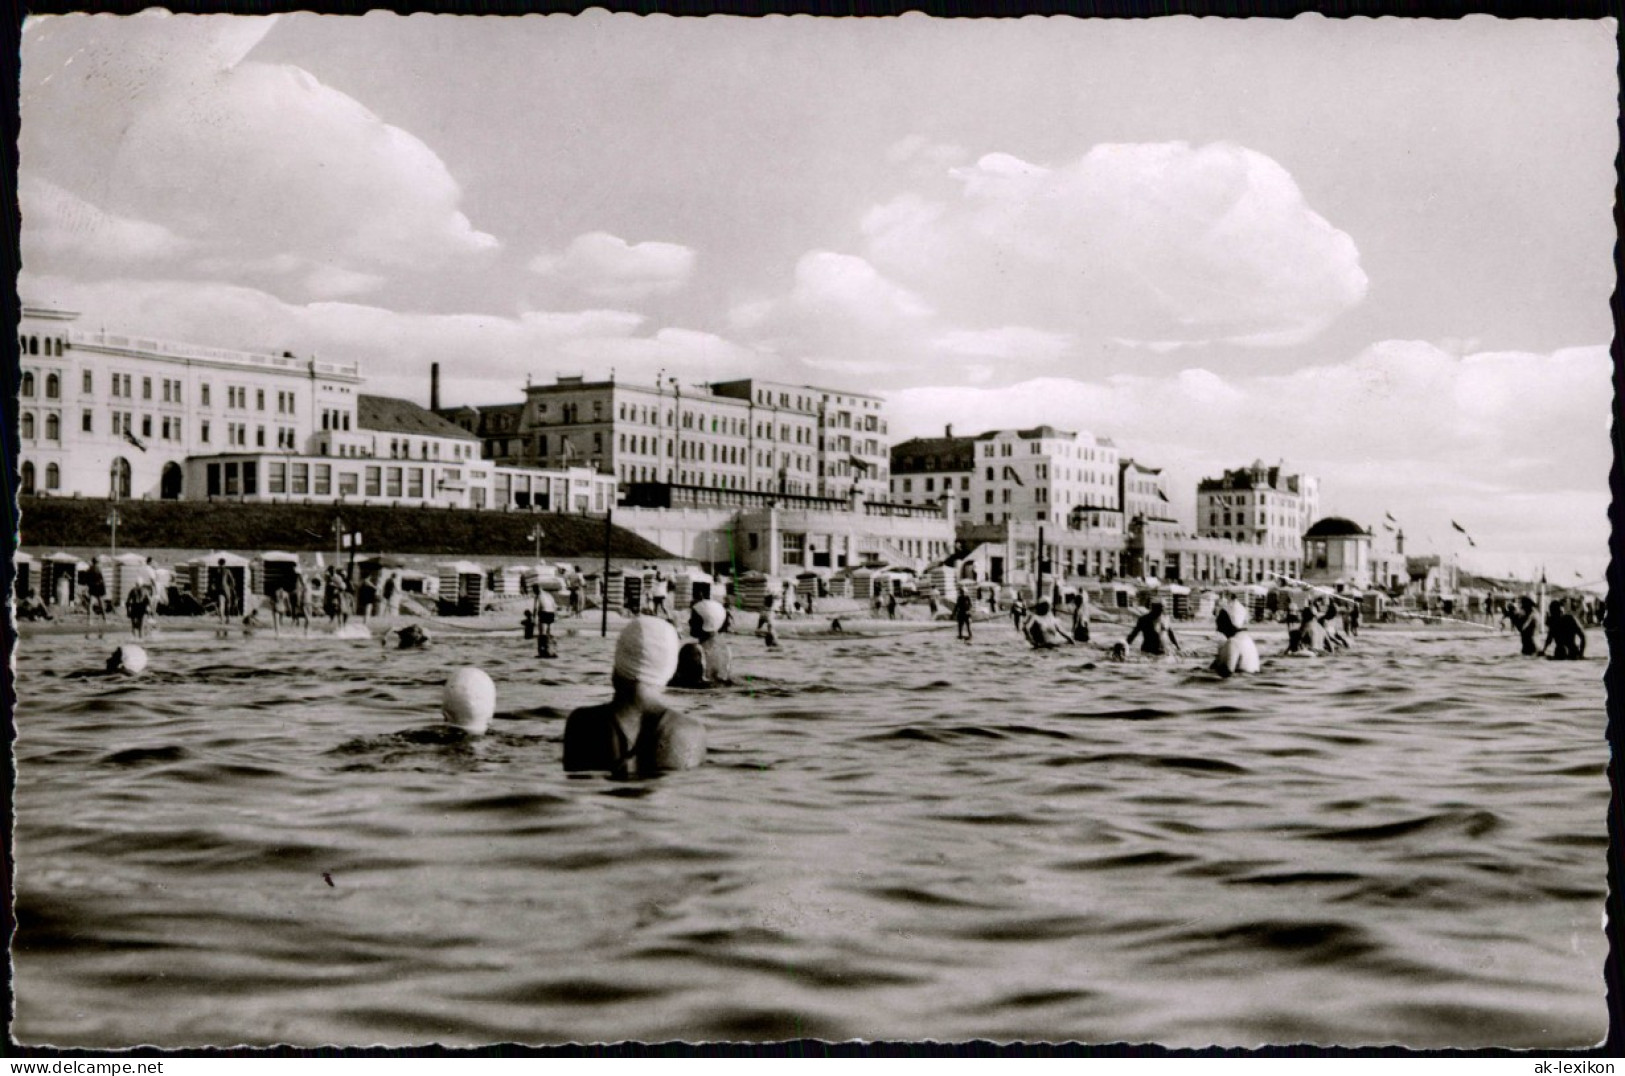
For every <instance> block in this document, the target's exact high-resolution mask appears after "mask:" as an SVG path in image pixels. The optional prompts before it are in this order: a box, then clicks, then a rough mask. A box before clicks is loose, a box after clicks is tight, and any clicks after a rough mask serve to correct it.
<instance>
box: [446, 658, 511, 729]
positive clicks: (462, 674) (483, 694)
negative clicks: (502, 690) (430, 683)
mask: <svg viewBox="0 0 1625 1076" xmlns="http://www.w3.org/2000/svg"><path fill="white" fill-rule="evenodd" d="M496 708H497V689H496V685H495V684H493V683H492V682H491V678H490V677H489V676H488V675H486V673H485V671H484V670H483V669H476V668H474V667H473V666H472V665H466V666H464V667H463V668H461V669H456V670H454V671H453V672H452V674H451V675H450V676H448V677H447V678H446V686H445V688H444V689H442V691H441V693H440V716H441V717H443V718H445V719H446V722H447V723H448V724H450V725H454V726H456V727H457V728H459V729H461V730H462V731H463V733H464V734H465V735H468V736H483V735H485V730H486V729H488V728H490V726H491V714H492V713H494V712H495V711H496Z"/></svg>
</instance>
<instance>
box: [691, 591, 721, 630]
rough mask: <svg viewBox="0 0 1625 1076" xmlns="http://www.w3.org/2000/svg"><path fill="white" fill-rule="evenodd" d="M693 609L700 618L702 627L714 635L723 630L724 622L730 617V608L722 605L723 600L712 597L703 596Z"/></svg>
mask: <svg viewBox="0 0 1625 1076" xmlns="http://www.w3.org/2000/svg"><path fill="white" fill-rule="evenodd" d="M692 611H693V613H694V614H695V615H696V616H698V617H699V618H700V627H702V628H704V629H705V630H706V631H708V632H710V633H711V634H712V635H715V634H716V633H717V632H719V631H721V630H722V625H723V623H724V622H725V621H726V620H727V619H728V610H726V609H724V608H723V607H722V603H721V602H719V601H713V600H712V599H710V598H701V599H700V600H699V601H697V602H695V603H694V608H693V610H692Z"/></svg>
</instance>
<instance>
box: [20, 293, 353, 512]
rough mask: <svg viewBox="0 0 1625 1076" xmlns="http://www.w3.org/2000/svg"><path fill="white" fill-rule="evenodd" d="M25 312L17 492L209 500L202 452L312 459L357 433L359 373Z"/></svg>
mask: <svg viewBox="0 0 1625 1076" xmlns="http://www.w3.org/2000/svg"><path fill="white" fill-rule="evenodd" d="M77 318H78V315H77V314H74V313H71V312H68V311H62V310H48V309H43V308H38V307H28V306H25V307H24V308H23V316H22V318H21V319H20V322H19V328H18V340H17V343H18V351H19V354H20V365H21V370H20V374H21V377H20V381H19V385H18V401H17V402H18V433H19V435H20V438H21V446H20V447H21V457H22V458H21V466H20V470H21V477H22V492H23V493H25V494H30V493H42V494H48V495H52V496H74V495H78V496H85V497H106V496H116V497H162V498H166V499H171V500H173V499H178V498H181V497H190V496H194V495H196V496H202V495H203V494H202V493H201V492H200V491H196V490H192V489H189V488H188V485H187V475H186V467H185V463H186V460H187V459H188V458H189V457H191V456H194V455H197V454H199V453H217V452H252V451H255V450H266V451H283V452H303V453H313V454H314V453H317V452H318V451H319V449H318V441H321V440H324V438H323V437H322V436H321V435H323V434H333V435H334V436H337V435H339V434H342V433H344V432H345V431H352V430H354V429H355V427H356V423H355V409H356V397H357V390H358V386H359V385H360V384H361V375H360V370H359V368H358V367H357V366H356V365H355V364H354V363H348V364H346V363H335V362H321V361H317V360H316V359H314V358H298V357H296V356H294V355H293V354H292V353H290V352H286V351H284V352H281V353H274V352H250V351H231V350H226V349H223V348H209V347H197V346H194V345H189V344H176V343H170V342H166V341H160V340H153V339H147V338H141V337H133V336H124V335H119V334H114V333H108V332H103V331H95V332H92V331H87V330H84V329H81V328H78V327H77V326H76V324H75V323H76V321H77Z"/></svg>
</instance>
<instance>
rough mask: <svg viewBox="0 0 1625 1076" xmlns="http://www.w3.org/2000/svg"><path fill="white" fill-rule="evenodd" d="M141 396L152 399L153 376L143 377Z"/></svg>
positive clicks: (144, 398)
mask: <svg viewBox="0 0 1625 1076" xmlns="http://www.w3.org/2000/svg"><path fill="white" fill-rule="evenodd" d="M141 398H142V399H143V400H150V399H152V378H150V377H143V378H142V379H141Z"/></svg>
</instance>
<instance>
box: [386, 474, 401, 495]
mask: <svg viewBox="0 0 1625 1076" xmlns="http://www.w3.org/2000/svg"><path fill="white" fill-rule="evenodd" d="M384 495H385V496H387V497H399V496H400V495H401V469H400V468H399V467H391V468H389V469H388V471H387V472H386V473H385V475H384Z"/></svg>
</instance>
